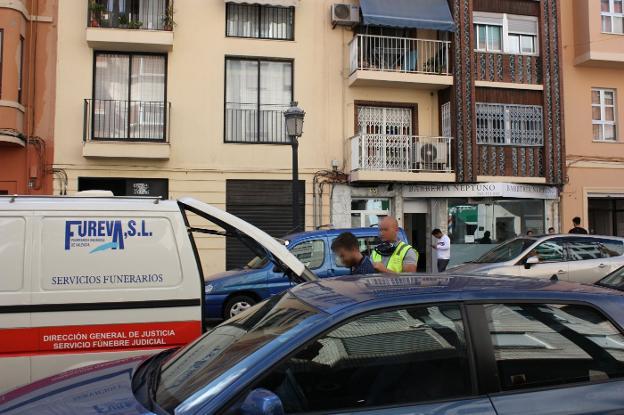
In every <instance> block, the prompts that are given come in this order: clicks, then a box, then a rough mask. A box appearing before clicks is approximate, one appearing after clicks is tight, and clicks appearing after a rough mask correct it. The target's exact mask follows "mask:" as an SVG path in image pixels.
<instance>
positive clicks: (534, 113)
mask: <svg viewBox="0 0 624 415" xmlns="http://www.w3.org/2000/svg"><path fill="white" fill-rule="evenodd" d="M476 110H477V111H476V112H477V143H478V144H489V145H515V146H543V145H544V123H543V116H542V107H541V106H540V105H511V104H488V103H477V104H476Z"/></svg>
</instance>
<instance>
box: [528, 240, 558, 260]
mask: <svg viewBox="0 0 624 415" xmlns="http://www.w3.org/2000/svg"><path fill="white" fill-rule="evenodd" d="M533 255H537V257H538V258H539V260H540V262H557V261H563V260H564V259H565V249H564V246H563V244H562V243H561V241H559V240H555V239H550V240H548V241H545V242H542V243H541V244H539V245H538V246H536V247H535V249H534V250H532V251H531V253H530V254H529V256H533Z"/></svg>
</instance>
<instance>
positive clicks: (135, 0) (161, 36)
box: [86, 0, 175, 52]
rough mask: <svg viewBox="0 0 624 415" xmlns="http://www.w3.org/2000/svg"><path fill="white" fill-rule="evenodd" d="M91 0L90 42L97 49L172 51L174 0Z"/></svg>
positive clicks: (88, 39) (88, 31) (88, 37)
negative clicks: (111, 0) (113, 0)
mask: <svg viewBox="0 0 624 415" xmlns="http://www.w3.org/2000/svg"><path fill="white" fill-rule="evenodd" d="M114 3H115V2H110V1H108V0H90V2H89V13H88V17H89V19H88V22H87V35H86V38H87V43H88V44H89V46H90V47H92V48H93V49H100V50H112V51H122V52H169V51H171V50H172V49H173V26H174V25H175V22H174V21H173V3H172V0H126V1H123V2H122V1H120V2H118V4H117V5H115V4H114Z"/></svg>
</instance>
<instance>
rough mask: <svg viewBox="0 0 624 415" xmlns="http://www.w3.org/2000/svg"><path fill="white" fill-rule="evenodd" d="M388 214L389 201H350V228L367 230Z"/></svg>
mask: <svg viewBox="0 0 624 415" xmlns="http://www.w3.org/2000/svg"><path fill="white" fill-rule="evenodd" d="M389 214H390V199H352V200H351V226H352V227H353V228H367V227H369V226H376V225H378V224H379V219H380V218H382V217H384V216H388V215H389Z"/></svg>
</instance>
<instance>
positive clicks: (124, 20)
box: [117, 14, 129, 29]
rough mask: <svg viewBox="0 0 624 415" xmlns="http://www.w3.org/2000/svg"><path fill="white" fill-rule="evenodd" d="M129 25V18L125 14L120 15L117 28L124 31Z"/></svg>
mask: <svg viewBox="0 0 624 415" xmlns="http://www.w3.org/2000/svg"><path fill="white" fill-rule="evenodd" d="M128 23H129V20H128V16H127V15H125V14H120V15H119V17H118V18H117V26H118V27H120V28H122V29H127V28H128Z"/></svg>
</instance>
